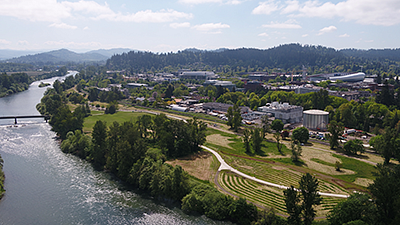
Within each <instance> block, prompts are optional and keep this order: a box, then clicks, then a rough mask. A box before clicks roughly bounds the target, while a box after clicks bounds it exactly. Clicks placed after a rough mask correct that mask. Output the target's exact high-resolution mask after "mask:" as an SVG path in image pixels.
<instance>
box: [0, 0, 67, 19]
mask: <svg viewBox="0 0 400 225" xmlns="http://www.w3.org/2000/svg"><path fill="white" fill-rule="evenodd" d="M0 15H2V16H12V17H16V18H19V19H23V20H30V21H47V22H56V21H60V20H61V19H63V18H68V17H70V16H71V13H70V9H68V8H67V7H65V6H64V5H62V4H61V3H58V2H57V1H55V0H36V1H32V0H2V1H1V4H0Z"/></svg>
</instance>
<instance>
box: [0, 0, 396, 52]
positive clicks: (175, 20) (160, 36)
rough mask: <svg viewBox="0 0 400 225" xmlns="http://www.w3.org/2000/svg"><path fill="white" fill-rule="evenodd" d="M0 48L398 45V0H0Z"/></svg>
mask: <svg viewBox="0 0 400 225" xmlns="http://www.w3.org/2000/svg"><path fill="white" fill-rule="evenodd" d="M0 31H1V32H0V49H12V50H42V51H43V50H57V49H61V48H66V49H69V50H73V51H76V52H85V51H88V50H96V49H111V48H130V49H132V50H140V51H151V52H157V53H161V52H177V51H179V50H184V49H186V48H197V49H203V50H213V49H218V48H229V49H236V48H258V49H268V48H271V47H275V46H279V45H281V44H288V43H300V44H308V45H322V46H325V47H332V48H335V49H343V48H356V49H371V48H374V49H382V48H400V46H399V45H400V38H399V37H400V0H330V1H326V0H307V1H303V0H266V1H263V0H261V1H260V0H112V1H111V0H106V1H105V0H99V1H97V0H65V1H63V0H0Z"/></svg>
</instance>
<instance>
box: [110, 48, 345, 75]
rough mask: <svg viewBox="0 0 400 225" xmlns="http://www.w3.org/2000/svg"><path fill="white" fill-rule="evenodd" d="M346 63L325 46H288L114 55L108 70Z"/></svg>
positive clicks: (298, 65)
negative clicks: (263, 48) (264, 48)
mask: <svg viewBox="0 0 400 225" xmlns="http://www.w3.org/2000/svg"><path fill="white" fill-rule="evenodd" d="M343 61H346V56H345V55H344V54H343V53H341V52H339V51H337V50H335V49H333V48H326V47H322V46H309V45H305V46H302V45H300V44H288V45H281V46H278V47H274V48H270V49H266V50H260V49H249V48H241V49H234V50H225V51H191V50H185V51H179V52H177V53H161V54H155V53H151V52H129V53H124V54H122V55H114V56H112V57H111V58H110V59H109V60H107V64H106V65H107V68H108V69H112V70H117V69H132V70H134V71H138V70H143V69H144V70H151V69H152V68H154V69H156V70H160V69H163V68H165V67H168V66H171V67H191V68H196V67H198V66H210V67H221V66H228V67H230V68H235V67H245V68H247V67H251V68H262V69H264V68H266V67H267V68H283V69H290V68H297V69H299V68H301V67H302V65H306V66H323V65H327V64H339V63H340V62H343Z"/></svg>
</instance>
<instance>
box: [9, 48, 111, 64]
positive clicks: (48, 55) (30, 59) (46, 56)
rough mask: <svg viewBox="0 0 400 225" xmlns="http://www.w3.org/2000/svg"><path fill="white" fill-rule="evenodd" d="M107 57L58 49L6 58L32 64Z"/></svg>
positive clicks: (79, 61)
mask: <svg viewBox="0 0 400 225" xmlns="http://www.w3.org/2000/svg"><path fill="white" fill-rule="evenodd" d="M107 58H108V57H107V56H104V55H101V54H99V53H95V52H92V53H75V52H72V51H69V50H67V49H60V50H55V51H50V52H44V53H39V54H35V55H26V56H21V57H18V58H13V59H9V60H7V61H8V62H13V63H28V64H33V65H53V64H66V63H67V62H75V63H82V62H93V61H95V62H97V61H105V60H106V59H107Z"/></svg>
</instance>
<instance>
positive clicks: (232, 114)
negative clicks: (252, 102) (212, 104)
mask: <svg viewBox="0 0 400 225" xmlns="http://www.w3.org/2000/svg"><path fill="white" fill-rule="evenodd" d="M240 112H241V111H240V107H239V106H238V105H237V104H235V105H233V107H229V108H228V112H227V114H226V117H227V118H228V122H227V124H228V126H230V127H231V128H232V129H234V130H235V132H237V131H238V129H239V127H240V125H241V123H242V115H241V114H240Z"/></svg>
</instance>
